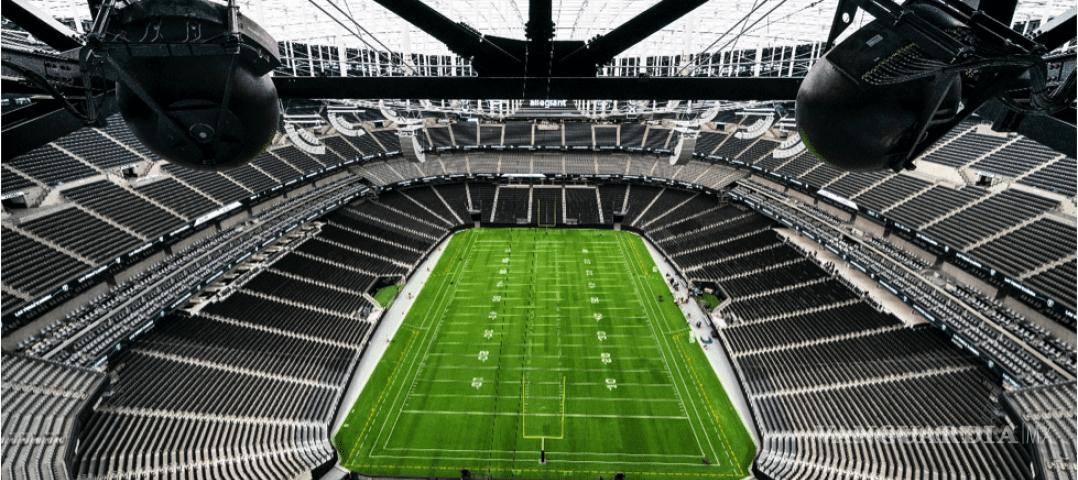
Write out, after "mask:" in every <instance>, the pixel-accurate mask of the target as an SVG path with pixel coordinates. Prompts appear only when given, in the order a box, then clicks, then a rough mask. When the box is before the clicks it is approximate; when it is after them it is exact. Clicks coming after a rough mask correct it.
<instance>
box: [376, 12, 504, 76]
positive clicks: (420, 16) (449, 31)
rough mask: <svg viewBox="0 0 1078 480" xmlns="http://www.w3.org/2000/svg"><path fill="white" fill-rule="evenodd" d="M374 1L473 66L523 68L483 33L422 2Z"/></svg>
mask: <svg viewBox="0 0 1078 480" xmlns="http://www.w3.org/2000/svg"><path fill="white" fill-rule="evenodd" d="M374 1H375V3H378V4H379V5H381V6H383V7H385V8H386V9H388V10H389V11H391V12H393V13H394V14H396V15H397V16H399V17H401V18H402V19H404V20H405V21H407V22H408V23H411V24H412V25H415V26H416V27H417V28H419V29H420V30H423V31H424V32H426V33H427V34H429V35H430V36H432V37H434V38H436V39H437V40H438V41H440V42H442V43H444V44H445V45H446V47H449V50H451V51H452V52H453V53H455V54H457V55H460V56H462V57H464V58H468V59H471V60H472V62H473V63H488V62H491V63H493V62H502V63H505V62H512V63H516V64H521V60H520V59H519V58H517V57H515V56H513V55H512V54H510V53H509V52H506V51H505V50H503V49H502V48H501V47H499V46H497V45H495V44H494V43H491V42H490V41H489V40H487V39H485V38H483V35H482V34H481V33H479V32H477V31H475V30H474V29H472V28H470V27H468V26H467V25H465V24H463V23H457V22H454V21H452V20H450V19H449V18H448V17H446V16H445V15H442V14H441V13H439V12H438V11H437V10H435V9H433V8H431V7H429V6H427V4H425V3H423V2H421V1H420V0H374ZM477 61H478V62H477Z"/></svg>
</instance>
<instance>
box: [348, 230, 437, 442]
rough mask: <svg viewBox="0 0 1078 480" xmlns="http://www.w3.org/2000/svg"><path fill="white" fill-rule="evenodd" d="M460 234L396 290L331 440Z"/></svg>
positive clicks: (351, 383)
mask: <svg viewBox="0 0 1078 480" xmlns="http://www.w3.org/2000/svg"><path fill="white" fill-rule="evenodd" d="M457 233H458V232H454V233H452V234H450V235H448V236H446V237H445V238H444V239H442V241H441V242H439V243H438V246H437V247H435V248H434V250H431V252H430V255H427V258H426V259H424V260H423V261H422V262H421V263H420V264H419V266H418V267H416V269H415V270H413V273H412V275H411V277H409V278H408V281H407V282H405V284H404V288H401V289H400V291H399V292H397V298H395V299H393V303H391V304H390V305H389V309H388V310H383V311H382V314H381V318H380V319H379V320H377V322H376V327H375V329H374V332H373V333H371V337H370V339H369V340H368V342H369V344H368V346H367V351H366V353H364V354H363V356H362V357H361V358H360V359H359V365H357V366H356V369H355V373H354V374H353V375H352V378H351V379H350V380H349V381H348V389H347V390H346V391H345V393H344V396H342V397H341V403H340V407H338V409H337V415H336V416H335V417H334V419H333V428H332V429H330V438H331V439H332V438H333V437H334V436H336V435H337V431H338V430H340V428H341V425H342V424H344V419H345V418H347V417H348V412H350V411H352V407H353V406H355V403H356V400H358V399H359V395H360V394H361V393H363V387H365V386H366V385H367V382H368V381H369V380H370V378H371V375H372V374H373V373H374V369H375V367H377V366H378V362H380V361H381V360H382V356H383V355H385V353H386V350H388V349H389V345H390V344H389V341H388V340H389V339H391V338H393V337H394V336H395V335H396V334H397V330H399V329H400V326H401V325H402V324H403V323H404V318H405V317H406V316H407V314H408V311H409V310H411V308H412V304H414V303H415V301H416V299H417V298H418V297H419V291H420V290H422V289H423V285H426V283H427V280H428V279H429V278H430V274H431V272H432V271H433V270H434V266H435V265H437V264H438V261H439V260H441V259H442V254H443V253H445V248H446V246H447V245H449V241H450V240H452V239H453V237H455V236H456V235H457ZM408 294H411V298H409V296H408Z"/></svg>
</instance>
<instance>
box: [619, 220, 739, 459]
mask: <svg viewBox="0 0 1078 480" xmlns="http://www.w3.org/2000/svg"><path fill="white" fill-rule="evenodd" d="M618 248H619V249H620V250H621V252H622V258H621V261H622V265H623V266H624V267H625V269H626V272H628V274H629V276H630V278H631V280H632V282H633V286H634V287H635V288H633V289H632V291H633V294H634V295H636V297H637V300H638V301H640V302H641V303H643V299H642V298H641V296H640V279H639V278H638V277H637V275H635V274H634V273H633V269H632V266H631V265H630V264H629V261H628V259H627V257H626V256H627V255H628V252H627V251H626V250H625V245H624V243H623V242H622V241H621V237H618ZM646 308H647V310H648V311H649V312H650V313H651V314H652V315H655V314H656V313H657V312H655V305H653V304H650V303H649V304H647V307H646ZM648 320H649V321H648V324H649V325H651V327H652V328H651V337H652V340H654V342H655V345H656V347H658V349H659V354H660V356H661V357H662V359H663V363H664V364H665V365H666V371H667V375H669V376H670V377H671V380H673V371H672V369H671V367H670V362H669V360H668V359H667V358H666V350H665V349H663V348H662V343H661V341H660V340H659V338H658V334H657V333H656V327H655V323H654V320H653V319H652V318H650V317H649V318H648ZM679 374H680V372H679ZM679 377H680V375H679ZM681 381H682V383H684V382H685V379H684V378H681ZM674 392H675V393H676V395H677V397H678V401H679V403H681V410H682V412H684V413H685V415H686V416H688V414H689V412H688V410H687V409H686V408H685V399H684V398H683V397H682V395H681V388H680V387H678V386H675V387H674ZM693 410H694V413H696V414H697V417H698V418H699V412H696V411H695V410H696V406H695V403H694V404H693ZM689 429H690V430H692V434H693V437H694V438H696V445H697V447H699V448H700V454H701V455H703V450H704V448H703V445H701V444H700V436H699V435H698V434H697V432H696V426H695V425H694V424H693V422H691V421H690V422H689ZM703 433H704V439H705V440H707V444H708V446H709V447H711V450H712V451H711V454H712V456H714V457H717V456H718V455H716V452H715V446H714V445H712V444H711V438H710V437H708V435H707V430H704V432H703ZM716 460H718V459H717V458H716Z"/></svg>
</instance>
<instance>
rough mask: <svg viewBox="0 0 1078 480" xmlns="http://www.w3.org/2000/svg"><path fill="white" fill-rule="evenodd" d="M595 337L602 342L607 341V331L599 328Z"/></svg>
mask: <svg viewBox="0 0 1078 480" xmlns="http://www.w3.org/2000/svg"><path fill="white" fill-rule="evenodd" d="M595 338H598V339H599V341H600V342H605V341H606V332H605V331H602V330H599V331H598V332H595Z"/></svg>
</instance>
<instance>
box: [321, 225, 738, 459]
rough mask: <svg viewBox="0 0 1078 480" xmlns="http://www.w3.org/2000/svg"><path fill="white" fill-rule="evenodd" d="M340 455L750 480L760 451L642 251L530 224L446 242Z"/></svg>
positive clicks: (345, 429) (608, 237)
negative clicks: (747, 479)
mask: <svg viewBox="0 0 1078 480" xmlns="http://www.w3.org/2000/svg"><path fill="white" fill-rule="evenodd" d="M712 348H716V347H715V346H713V347H712ZM334 444H335V445H336V448H337V451H338V453H339V455H340V462H341V464H342V465H344V466H345V467H346V468H348V469H350V470H353V471H356V472H360V473H363V474H366V475H372V476H409V477H417V476H418V477H433V476H438V477H457V478H460V475H461V470H462V469H467V470H469V471H470V472H471V474H472V476H473V477H474V478H535V479H552V478H591V479H595V478H599V477H604V478H612V477H613V476H614V474H615V473H618V472H622V473H625V474H626V477H627V478H630V479H640V478H649V479H657V478H744V477H745V476H746V475H747V468H748V465H749V463H750V462H751V460H752V457H753V454H754V448H755V447H754V445H753V443H752V440H751V437H750V436H749V434H748V432H746V431H745V429H744V427H743V426H742V423H741V420H740V419H739V418H738V416H737V412H736V410H735V409H734V407H733V406H732V405H731V404H730V401H729V399H728V398H727V396H726V393H725V392H724V391H723V388H722V385H721V384H720V382H719V380H718V378H717V377H716V376H715V373H714V372H713V370H712V368H711V366H710V364H709V363H708V360H707V358H706V357H705V356H704V353H703V351H702V350H701V347H700V345H698V344H697V343H694V342H693V340H692V338H691V333H690V329H689V327H688V325H687V324H686V321H685V318H684V316H683V315H682V313H681V311H680V309H679V308H678V307H677V305H676V304H675V303H674V300H673V297H672V296H671V294H670V290H669V288H668V287H667V286H666V284H665V281H664V280H663V278H662V275H661V274H660V273H659V272H658V270H657V268H656V267H655V264H654V262H653V261H652V259H651V256H650V255H649V253H648V251H647V249H646V247H645V245H644V243H643V241H642V239H640V238H639V237H638V236H636V235H635V234H632V233H627V232H619V231H612V230H582V229H564V230H557V229H534V228H509V229H472V230H467V231H464V232H460V233H458V234H456V235H455V236H454V237H453V238H452V240H451V241H450V243H449V245H448V247H447V250H446V252H445V253H444V254H443V256H442V258H441V259H440V260H439V262H438V264H437V266H436V267H435V269H434V271H433V272H432V274H431V277H430V279H429V280H428V281H427V283H426V285H425V286H424V288H423V290H422V291H421V292H420V294H419V297H418V298H417V299H416V302H415V304H414V305H413V306H412V307H411V309H410V311H409V312H408V315H407V317H406V318H405V320H404V324H403V325H402V326H401V328H400V330H399V331H398V332H397V334H396V336H395V337H394V339H393V341H392V344H391V345H390V347H389V349H388V350H387V351H386V353H385V355H384V356H383V358H382V359H381V361H380V362H379V364H378V366H377V368H376V369H375V371H374V374H373V376H372V377H371V379H370V380H369V381H368V383H367V385H366V387H365V388H364V389H363V392H362V394H361V395H360V397H359V399H358V400H357V401H356V403H355V405H354V406H353V407H352V410H351V411H350V412H349V414H348V416H347V418H346V419H345V421H344V424H343V425H342V426H341V429H340V430H339V431H338V432H337V434H336V435H335V437H334ZM541 452H545V458H544V455H543V453H541ZM544 460H545V462H544Z"/></svg>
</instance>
